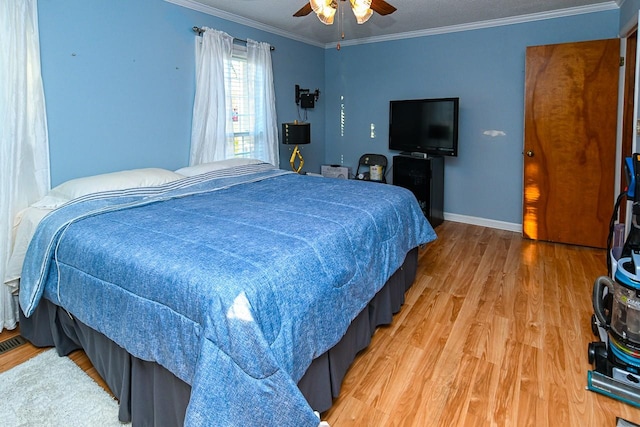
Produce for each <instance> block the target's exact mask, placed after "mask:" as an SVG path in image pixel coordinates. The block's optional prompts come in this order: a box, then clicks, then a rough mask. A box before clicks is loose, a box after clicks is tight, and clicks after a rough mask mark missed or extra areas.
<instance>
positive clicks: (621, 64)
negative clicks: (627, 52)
mask: <svg viewBox="0 0 640 427" xmlns="http://www.w3.org/2000/svg"><path fill="white" fill-rule="evenodd" d="M620 66H621V67H624V56H621V57H620Z"/></svg>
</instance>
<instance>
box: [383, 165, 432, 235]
mask: <svg viewBox="0 0 640 427" xmlns="http://www.w3.org/2000/svg"><path fill="white" fill-rule="evenodd" d="M393 184H394V185H398V186H400V187H404V188H407V189H409V190H411V192H412V193H413V194H414V195H415V196H416V199H418V204H420V208H421V209H422V212H423V213H424V216H425V217H427V219H428V220H429V222H430V223H431V226H432V227H434V228H435V227H437V226H438V225H440V224H442V222H443V221H444V211H443V210H444V157H426V158H425V157H414V156H412V155H411V153H409V154H407V155H403V154H401V155H399V156H394V157H393Z"/></svg>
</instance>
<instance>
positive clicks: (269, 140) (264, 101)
mask: <svg viewBox="0 0 640 427" xmlns="http://www.w3.org/2000/svg"><path fill="white" fill-rule="evenodd" d="M247 66H248V79H249V82H248V83H249V85H248V86H249V95H250V96H252V99H253V109H254V112H255V118H256V126H255V135H254V138H255V144H256V147H257V150H259V151H258V152H259V155H257V157H259V158H260V160H264V161H265V162H267V163H271V164H272V165H274V166H278V165H279V164H280V154H279V151H278V124H277V122H276V96H275V92H274V89H273V67H272V66H271V46H270V45H269V44H267V43H258V42H256V41H253V40H247Z"/></svg>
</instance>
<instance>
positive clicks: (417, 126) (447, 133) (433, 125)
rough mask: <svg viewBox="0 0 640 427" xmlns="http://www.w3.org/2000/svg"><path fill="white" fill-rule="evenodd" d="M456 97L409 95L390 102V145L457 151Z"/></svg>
mask: <svg viewBox="0 0 640 427" xmlns="http://www.w3.org/2000/svg"><path fill="white" fill-rule="evenodd" d="M458 108H459V98H435V99H409V100H404V101H391V102H390V105H389V149H390V150H398V151H403V152H407V153H420V154H427V155H431V156H453V157H456V156H457V155H458Z"/></svg>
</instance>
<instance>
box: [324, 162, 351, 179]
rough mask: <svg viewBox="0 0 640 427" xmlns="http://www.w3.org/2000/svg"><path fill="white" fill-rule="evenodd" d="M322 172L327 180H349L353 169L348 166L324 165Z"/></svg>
mask: <svg viewBox="0 0 640 427" xmlns="http://www.w3.org/2000/svg"><path fill="white" fill-rule="evenodd" d="M320 172H321V173H322V176H324V177H326V178H340V179H349V177H350V176H351V168H349V167H346V166H335V165H322V166H320Z"/></svg>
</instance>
